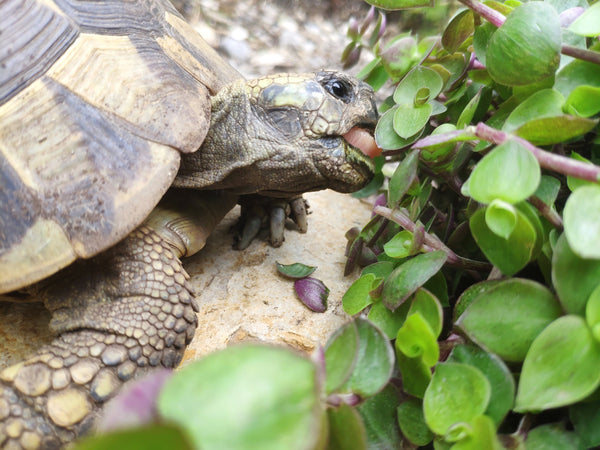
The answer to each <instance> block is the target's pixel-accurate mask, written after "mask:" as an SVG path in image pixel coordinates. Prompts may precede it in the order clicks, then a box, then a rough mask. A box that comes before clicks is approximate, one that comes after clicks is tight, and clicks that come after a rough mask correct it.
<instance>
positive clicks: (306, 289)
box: [294, 277, 329, 312]
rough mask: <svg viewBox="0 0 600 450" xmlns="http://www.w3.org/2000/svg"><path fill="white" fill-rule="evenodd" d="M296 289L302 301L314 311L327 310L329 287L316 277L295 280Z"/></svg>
mask: <svg viewBox="0 0 600 450" xmlns="http://www.w3.org/2000/svg"><path fill="white" fill-rule="evenodd" d="M294 289H296V294H297V295H298V298H299V299H300V301H301V302H302V303H304V304H305V305H306V306H307V307H308V308H309V309H310V310H312V311H314V312H325V310H326V309H327V297H328V296H329V288H327V286H325V285H324V284H323V282H322V281H321V280H317V279H316V278H311V277H308V278H302V279H301V280H296V281H295V282H294Z"/></svg>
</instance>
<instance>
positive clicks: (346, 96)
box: [325, 79, 352, 103]
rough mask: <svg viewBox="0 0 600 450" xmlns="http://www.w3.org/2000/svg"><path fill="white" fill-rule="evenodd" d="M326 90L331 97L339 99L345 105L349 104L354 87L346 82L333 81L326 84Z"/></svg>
mask: <svg viewBox="0 0 600 450" xmlns="http://www.w3.org/2000/svg"><path fill="white" fill-rule="evenodd" d="M325 89H326V90H327V92H329V93H330V94H331V95H333V96H334V97H336V98H339V99H340V100H342V101H343V102H345V103H348V102H349V101H350V100H351V99H352V98H351V97H352V87H351V86H349V85H348V83H347V82H345V81H344V80H339V79H333V80H329V81H328V82H327V83H326V84H325Z"/></svg>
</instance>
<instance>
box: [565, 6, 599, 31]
mask: <svg viewBox="0 0 600 450" xmlns="http://www.w3.org/2000/svg"><path fill="white" fill-rule="evenodd" d="M569 31H572V32H573V33H577V34H579V35H581V36H588V37H593V36H598V35H599V34H600V3H594V4H593V5H592V6H590V7H589V8H588V9H587V10H586V11H585V12H584V13H583V14H582V15H581V16H579V17H578V18H577V19H575V21H574V22H573V23H572V24H571V26H570V27H569Z"/></svg>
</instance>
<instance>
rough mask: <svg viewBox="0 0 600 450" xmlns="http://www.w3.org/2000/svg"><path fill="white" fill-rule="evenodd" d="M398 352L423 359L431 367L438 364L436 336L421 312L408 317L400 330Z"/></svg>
mask: <svg viewBox="0 0 600 450" xmlns="http://www.w3.org/2000/svg"><path fill="white" fill-rule="evenodd" d="M396 350H398V351H400V352H402V353H404V354H405V355H406V356H408V357H409V358H418V357H421V358H422V359H423V362H424V363H425V364H426V365H427V366H429V367H432V366H433V365H434V364H435V363H437V361H438V359H439V357H440V348H439V347H438V343H437V339H436V336H435V335H434V334H433V331H432V330H431V327H430V326H429V324H428V323H427V321H426V320H425V319H424V318H423V316H422V315H421V314H420V313H419V312H416V313H414V314H412V315H410V316H408V317H407V318H406V320H405V321H404V324H403V325H402V327H401V328H400V329H399V330H398V334H397V336H396Z"/></svg>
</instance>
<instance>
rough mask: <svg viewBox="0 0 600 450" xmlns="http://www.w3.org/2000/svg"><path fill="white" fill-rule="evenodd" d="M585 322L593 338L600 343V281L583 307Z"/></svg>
mask: <svg viewBox="0 0 600 450" xmlns="http://www.w3.org/2000/svg"><path fill="white" fill-rule="evenodd" d="M585 320H586V322H587V324H588V326H589V327H590V330H592V334H593V335H594V338H595V339H596V340H597V341H598V342H600V281H599V283H598V287H597V288H596V289H594V290H593V291H592V294H591V295H590V298H589V299H588V301H587V304H586V307H585Z"/></svg>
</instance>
